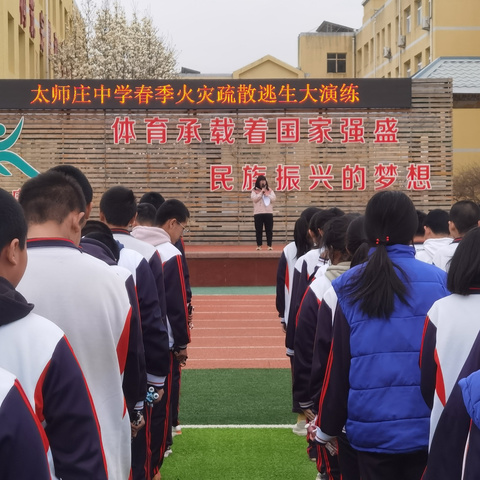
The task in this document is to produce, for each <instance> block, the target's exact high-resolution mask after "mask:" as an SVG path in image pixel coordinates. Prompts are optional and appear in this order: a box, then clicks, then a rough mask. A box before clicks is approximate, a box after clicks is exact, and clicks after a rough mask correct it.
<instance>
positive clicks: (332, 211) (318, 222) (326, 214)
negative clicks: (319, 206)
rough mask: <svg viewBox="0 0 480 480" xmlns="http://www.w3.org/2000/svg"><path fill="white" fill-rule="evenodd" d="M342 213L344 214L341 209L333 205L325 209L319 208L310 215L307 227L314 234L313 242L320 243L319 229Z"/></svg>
mask: <svg viewBox="0 0 480 480" xmlns="http://www.w3.org/2000/svg"><path fill="white" fill-rule="evenodd" d="M342 215H345V213H344V212H343V210H340V209H339V208H336V207H333V208H327V209H325V210H320V211H319V212H317V213H315V214H314V215H313V216H312V218H311V219H310V223H309V225H308V228H309V230H310V231H311V232H312V233H313V235H314V236H315V243H317V244H320V243H321V239H322V234H321V232H320V231H319V230H323V228H324V227H325V224H326V223H327V222H328V221H329V220H331V219H332V218H335V217H341V216H342Z"/></svg>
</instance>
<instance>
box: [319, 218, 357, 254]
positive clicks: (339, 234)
mask: <svg viewBox="0 0 480 480" xmlns="http://www.w3.org/2000/svg"><path fill="white" fill-rule="evenodd" d="M351 221H352V217H351V216H350V215H342V216H340V217H334V218H332V219H330V220H329V221H328V222H327V223H326V224H325V225H324V231H323V237H322V244H323V246H324V247H325V248H326V249H328V250H330V249H332V250H334V251H337V252H341V253H342V254H348V255H349V252H347V229H348V226H349V225H350V223H351Z"/></svg>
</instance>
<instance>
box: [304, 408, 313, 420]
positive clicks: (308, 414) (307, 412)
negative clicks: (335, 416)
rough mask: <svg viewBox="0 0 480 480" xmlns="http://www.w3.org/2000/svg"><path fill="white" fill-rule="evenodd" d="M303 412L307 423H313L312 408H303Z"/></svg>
mask: <svg viewBox="0 0 480 480" xmlns="http://www.w3.org/2000/svg"><path fill="white" fill-rule="evenodd" d="M303 413H304V415H305V417H306V418H307V421H308V422H309V423H313V421H314V420H315V414H314V413H313V411H312V409H311V408H306V409H304V410H303Z"/></svg>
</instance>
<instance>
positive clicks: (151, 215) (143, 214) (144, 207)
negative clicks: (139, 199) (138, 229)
mask: <svg viewBox="0 0 480 480" xmlns="http://www.w3.org/2000/svg"><path fill="white" fill-rule="evenodd" d="M156 213H157V210H156V209H155V207H154V206H153V205H152V204H151V203H139V204H138V205H137V222H138V223H140V224H142V225H143V224H146V223H148V224H150V225H153V224H154V223H155V215H156Z"/></svg>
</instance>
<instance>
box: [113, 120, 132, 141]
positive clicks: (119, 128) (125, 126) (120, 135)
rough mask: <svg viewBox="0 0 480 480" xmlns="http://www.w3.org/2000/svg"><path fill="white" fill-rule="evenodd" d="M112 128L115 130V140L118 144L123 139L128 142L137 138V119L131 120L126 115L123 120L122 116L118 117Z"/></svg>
mask: <svg viewBox="0 0 480 480" xmlns="http://www.w3.org/2000/svg"><path fill="white" fill-rule="evenodd" d="M111 129H112V130H113V142H114V143H115V145H118V144H119V143H120V141H121V140H123V141H124V142H125V143H126V144H129V143H130V140H136V139H137V136H136V135H135V120H130V119H129V118H128V117H125V118H124V119H123V120H122V119H121V118H120V117H116V118H115V121H114V122H113V124H112V126H111Z"/></svg>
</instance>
